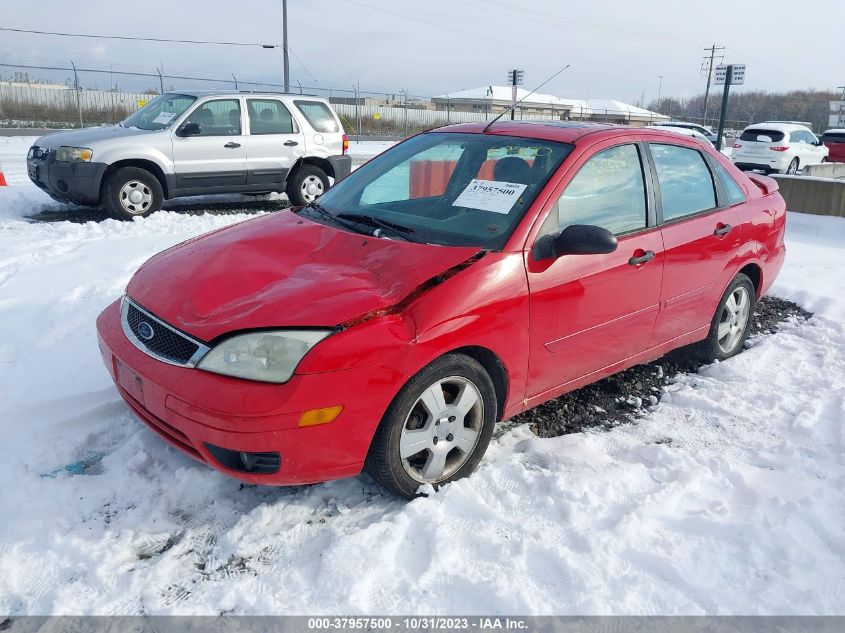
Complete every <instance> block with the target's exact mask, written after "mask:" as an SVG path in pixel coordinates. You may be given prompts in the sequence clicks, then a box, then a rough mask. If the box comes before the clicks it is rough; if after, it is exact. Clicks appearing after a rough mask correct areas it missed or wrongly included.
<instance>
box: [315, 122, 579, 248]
mask: <svg viewBox="0 0 845 633" xmlns="http://www.w3.org/2000/svg"><path fill="white" fill-rule="evenodd" d="M571 151H572V145H569V144H566V143H557V142H554V141H545V140H535V139H528V138H516V137H511V136H498V135H487V134H455V133H448V132H447V133H443V132H440V133H436V132H435V133H427V134H421V135H419V136H416V137H413V138H411V139H409V140H407V141H405V142H404V143H401V144H399V145H397V146H396V147H395V148H393V149H390V150H388V151H387V152H385V153H384V154H382V155H381V156H378V157H376V158H374V159H373V160H371V161H370V162H368V163H366V164H364V165H363V166H362V167H360V168H359V169H357V170H356V171H354V172H352V174H350V175H349V176H348V177H347V178H345V179H344V180H342V181H340V182H339V183H337V184H336V185H335V186H334V187H332V188H331V189H329V191H327V192H326V193H325V194H324V195H323V196H321V197H320V201H319V204H320V206H321V207H323V208H324V210H325V211H326V212H327V213H331V214H332V215H335V216H338V215H339V216H340V217H341V218H342V219H345V220H351V221H355V216H359V217H361V218H366V219H367V222H366V224H369V225H373V224H374V222H373V220H375V221H376V222H378V223H380V224H381V225H382V226H384V225H388V226H391V227H399V228H400V229H402V230H404V235H405V236H407V239H410V240H413V241H420V242H431V243H437V244H445V245H449V246H467V245H478V246H481V247H483V248H488V249H498V248H501V247H502V246H504V244H505V241H507V239H508V236H509V235H510V234H511V232H512V231H513V229H514V228H515V227H516V225H517V223H518V222H519V221H520V219H521V218H522V216H523V214H524V213H525V211H526V209H528V207H529V206H530V205H531V203H532V202H533V201H534V198H536V196H537V194H538V193H539V192H540V190H541V189H542V188H543V186H544V185H545V184H546V182H547V181H548V179H549V177H550V176H551V175H552V174H553V173H554V172H555V170H556V169H557V168H558V166H559V165H560V164H561V161H563V159H564V158H566V156H568V155H569V153H570V152H571ZM319 217H320V216H317V215H315V218H317V219H319ZM362 223H364V222H363V221H362ZM388 234H390V233H389V232H388V233H385V235H388Z"/></svg>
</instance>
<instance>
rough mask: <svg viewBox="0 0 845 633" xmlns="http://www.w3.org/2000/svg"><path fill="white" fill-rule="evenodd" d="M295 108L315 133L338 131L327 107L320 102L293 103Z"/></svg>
mask: <svg viewBox="0 0 845 633" xmlns="http://www.w3.org/2000/svg"><path fill="white" fill-rule="evenodd" d="M294 103H295V104H296V108H297V109H298V110H299V111H300V112H301V113H302V116H304V117H305V119H306V120H307V121H308V123H310V124H311V127H313V128H314V129H315V130H316V131H317V132H324V133H332V132H337V131H339V127H338V125H337V120H336V119H335V118H334V115H333V114H332V111H331V110H329V106H327V105H326V104H325V103H322V102H321V101H294Z"/></svg>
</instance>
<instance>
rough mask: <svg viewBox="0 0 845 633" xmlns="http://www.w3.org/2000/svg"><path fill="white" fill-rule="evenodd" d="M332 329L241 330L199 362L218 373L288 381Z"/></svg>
mask: <svg viewBox="0 0 845 633" xmlns="http://www.w3.org/2000/svg"><path fill="white" fill-rule="evenodd" d="M331 333H332V330H268V331H264V332H249V333H248V334H238V335H236V336H233V337H231V338H228V339H226V340H225V341H222V342H221V343H219V344H218V345H216V346H214V347H213V348H212V349H211V351H209V352H208V353H207V354H206V355H205V356H203V358H202V360H201V361H200V362H199V364H198V365H197V368H198V369H204V370H205V371H211V372H214V373H216V374H225V375H227V376H235V377H236V378H246V379H247V380H260V381H263V382H277V383H282V382H287V381H288V380H290V377H291V376H292V375H293V372H294V370H295V369H296V366H297V365H298V364H299V361H301V360H302V358H303V357H304V356H305V354H307V353H308V351H309V350H310V349H311V348H312V347H314V346H315V345H316V344H317V343H319V342H320V341H322V340H323V339H324V338H326V337H327V336H328V335H329V334H331Z"/></svg>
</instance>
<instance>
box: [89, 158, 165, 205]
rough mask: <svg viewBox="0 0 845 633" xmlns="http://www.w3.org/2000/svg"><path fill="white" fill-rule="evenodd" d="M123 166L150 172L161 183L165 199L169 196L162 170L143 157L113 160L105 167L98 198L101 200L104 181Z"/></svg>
mask: <svg viewBox="0 0 845 633" xmlns="http://www.w3.org/2000/svg"><path fill="white" fill-rule="evenodd" d="M123 167H137V168H139V169H143V170H145V171H148V172H150V173H151V174H152V175H153V176H155V178H156V180H158V182H159V184H160V185H161V190H162V191H163V192H164V198H165V200H166V199H167V198H168V197H169V192H168V187H167V178H165V176H164V171H163V170H162V168H161V167H159V166H158V165H157V164H156V163H155V162H153V161H151V160H146V159H143V158H127V159H125V160H119V161H115V162H114V163H111V164H110V165H109V166H108V167H107V168H106V171H105V172H104V173H103V177H102V180H101V181H100V200H102V197H103V187H104V186H105V184H106V182H108V179H109V178H110V177H111V175H112V174H114V173H115V172H116V171H117V170H118V169H121V168H123Z"/></svg>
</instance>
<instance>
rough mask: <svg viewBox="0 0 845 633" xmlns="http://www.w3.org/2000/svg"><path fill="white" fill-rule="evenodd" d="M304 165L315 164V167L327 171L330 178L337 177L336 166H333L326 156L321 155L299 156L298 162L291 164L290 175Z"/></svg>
mask: <svg viewBox="0 0 845 633" xmlns="http://www.w3.org/2000/svg"><path fill="white" fill-rule="evenodd" d="M302 165H313V166H314V167H319V168H320V169H322V170H323V173H325V174H326V176H328V177H330V178H334V177H335V173H334V167H332V164H331V163H330V162H329V161H328V160H326V159H325V158H320V157H319V156H303V157H301V158H298V159H297V160H296V162H295V163H294V164H293V165H291V168H290V175H293V174H294V173H295V172H296V170H297V169H299V168H300V166H302Z"/></svg>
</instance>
